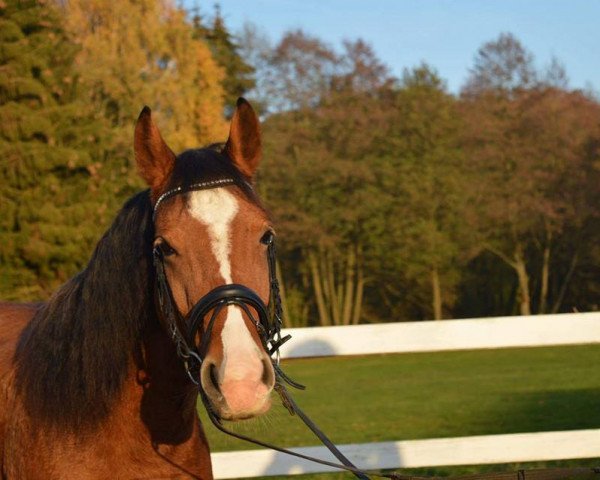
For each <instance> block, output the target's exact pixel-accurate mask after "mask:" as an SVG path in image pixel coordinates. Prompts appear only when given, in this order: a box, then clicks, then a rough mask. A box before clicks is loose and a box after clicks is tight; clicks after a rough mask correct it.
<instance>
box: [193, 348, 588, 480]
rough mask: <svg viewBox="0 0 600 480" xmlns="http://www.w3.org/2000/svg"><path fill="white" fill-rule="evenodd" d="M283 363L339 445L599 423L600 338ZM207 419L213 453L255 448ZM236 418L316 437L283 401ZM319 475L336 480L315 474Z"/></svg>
mask: <svg viewBox="0 0 600 480" xmlns="http://www.w3.org/2000/svg"><path fill="white" fill-rule="evenodd" d="M283 367H284V370H285V371H286V372H287V373H288V374H290V376H292V378H294V379H296V380H297V381H299V382H301V383H304V384H305V385H307V387H308V388H307V390H306V391H305V392H296V391H294V392H293V394H294V396H295V398H296V401H297V402H298V403H299V405H300V406H301V407H302V408H303V409H304V410H305V412H306V413H308V415H309V416H311V418H313V420H314V421H315V422H316V423H317V424H318V425H319V426H320V427H321V428H322V429H323V430H324V431H325V432H326V433H327V434H328V435H329V436H330V437H331V438H332V440H334V441H335V442H336V443H366V442H378V441H389V440H403V439H417V438H434V437H455V436H464V435H486V434H497V433H516V432H535V431H551V430H574V429H583V428H600V345H586V346H570V347H551V348H527V349H504V350H489V351H487V350H480V351H461V352H442V353H418V354H397V355H374V356H366V357H334V358H321V359H302V360H290V361H287V362H284V364H283ZM200 410H202V408H200ZM201 413H202V414H203V413H204V412H201ZM203 418H204V425H206V430H207V434H208V436H209V439H210V443H211V448H212V450H213V451H223V450H239V449H249V448H254V447H253V446H252V445H249V444H247V443H244V442H241V441H237V440H235V439H232V438H229V437H226V436H225V435H224V434H222V433H220V432H219V431H217V430H216V429H215V428H214V427H213V426H212V425H208V423H209V421H208V420H207V419H206V417H205V416H204V415H203ZM230 426H231V427H232V428H233V429H235V430H236V431H239V432H242V433H245V434H250V435H254V436H257V437H259V438H261V439H264V440H267V441H269V442H276V443H278V444H280V445H283V446H301V445H317V444H318V440H317V439H316V438H314V437H313V436H312V434H311V433H310V432H309V431H308V429H307V428H306V427H304V426H303V424H302V423H301V422H300V421H299V420H298V419H296V418H294V417H290V416H289V414H287V411H286V410H284V409H283V407H281V406H279V403H278V402H277V403H276V405H275V406H274V408H273V409H272V411H271V413H269V414H268V415H267V416H266V417H262V418H259V419H255V420H251V421H248V422H243V423H241V424H240V423H237V424H230ZM580 463H581V462H580ZM596 463H600V462H596ZM438 470H439V469H438ZM436 471H437V470H436ZM448 471H449V472H455V471H456V469H454V470H452V469H450V470H448ZM468 471H472V470H468ZM460 472H461V473H462V471H460ZM418 473H419V472H416V473H415V474H418ZM321 477H322V478H327V479H333V478H336V476H335V475H333V476H332V475H327V476H310V478H313V479H315V478H321ZM272 478H273V477H272ZM337 478H351V476H350V477H349V476H347V475H345V476H343V477H337Z"/></svg>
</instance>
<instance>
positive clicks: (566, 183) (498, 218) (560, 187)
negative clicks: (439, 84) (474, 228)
mask: <svg viewBox="0 0 600 480" xmlns="http://www.w3.org/2000/svg"><path fill="white" fill-rule="evenodd" d="M482 52H484V53H485V52H488V53H489V54H488V55H483V53H482ZM490 52H491V53H490ZM492 53H493V54H494V57H493V58H499V59H501V61H500V60H498V61H497V62H491V61H488V62H487V63H486V62H484V61H481V62H478V63H477V66H478V68H476V69H474V71H473V73H472V76H471V78H470V79H469V80H468V82H467V85H466V87H465V89H464V90H463V102H462V108H463V113H464V117H465V119H466V121H467V124H468V128H467V130H466V131H467V132H468V133H467V137H466V138H465V140H464V143H465V147H466V148H467V149H468V150H469V152H470V157H471V161H472V162H473V164H474V168H475V170H477V171H479V172H481V174H480V181H479V183H478V184H477V185H475V187H476V188H479V193H478V198H479V201H478V202H476V203H477V204H478V205H479V206H480V211H479V218H480V219H481V223H480V227H481V232H482V236H483V237H484V240H483V245H484V246H485V248H486V249H488V250H489V251H491V252H493V253H494V254H495V255H496V256H497V257H498V258H500V259H501V260H502V261H504V262H505V263H506V264H507V265H508V266H510V268H511V269H513V271H514V273H515V274H516V278H517V283H518V305H519V307H518V311H519V312H520V313H521V314H522V315H529V314H531V313H533V312H534V311H537V312H539V313H543V312H545V311H546V310H547V308H548V307H549V301H548V297H549V285H550V283H549V282H550V277H551V263H552V262H551V252H552V249H553V245H554V243H555V241H556V238H557V236H558V235H560V233H561V232H562V231H564V229H565V227H566V225H573V224H574V223H573V222H575V223H578V221H576V220H575V218H576V217H577V215H578V214H577V213H576V205H578V204H580V203H581V202H579V201H578V200H577V196H578V193H577V192H578V191H579V190H580V187H581V185H582V181H583V180H582V178H581V177H580V173H581V172H582V171H584V168H583V165H582V161H583V159H584V158H585V155H584V152H583V150H584V146H585V145H587V144H588V143H589V140H590V136H591V135H592V133H591V132H592V131H593V129H594V125H595V122H596V121H597V120H593V118H595V117H594V114H593V113H591V112H592V111H594V110H595V108H596V107H595V106H593V105H592V103H591V102H588V101H586V100H585V99H584V97H583V96H582V95H581V94H579V93H577V92H573V93H569V92H567V91H565V90H563V89H559V88H556V87H553V86H551V85H549V83H548V81H546V82H539V83H534V82H533V79H535V78H537V77H539V75H538V74H537V73H536V72H535V71H534V70H533V67H532V56H531V55H530V54H529V53H527V52H526V51H525V49H524V48H523V47H521V46H520V44H519V43H518V41H517V40H516V39H514V37H512V36H508V37H507V36H501V38H500V39H499V40H498V41H497V42H492V43H488V44H486V45H485V46H484V47H483V48H482V50H480V55H481V58H483V59H485V60H486V61H487V60H489V58H490V57H491V56H492V55H491V54H492ZM497 64H500V65H501V66H503V68H500V67H498V68H496V66H497ZM484 67H485V68H484ZM559 70H560V69H559V68H558V66H557V64H556V62H555V65H554V67H552V71H553V72H554V74H553V75H551V76H550V80H552V78H551V77H557V78H555V80H554V82H555V83H556V81H557V79H558V80H560V78H564V77H565V75H564V74H562V73H560V72H559ZM576 112H577V113H576ZM538 252H539V253H538ZM536 265H539V267H536ZM534 268H539V269H540V272H539V274H538V273H537V272H534V271H533V269H534ZM533 279H536V281H537V284H538V288H537V292H536V291H534V290H533V287H534V286H535V285H534V284H535V282H533V281H532V280H533ZM534 298H537V308H535V307H534V305H533V301H534Z"/></svg>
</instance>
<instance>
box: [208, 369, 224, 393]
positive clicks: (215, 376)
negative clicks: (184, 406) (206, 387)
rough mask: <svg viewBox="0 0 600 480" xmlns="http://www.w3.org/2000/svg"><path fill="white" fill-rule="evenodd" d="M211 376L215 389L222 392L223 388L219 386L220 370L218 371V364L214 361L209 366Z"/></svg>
mask: <svg viewBox="0 0 600 480" xmlns="http://www.w3.org/2000/svg"><path fill="white" fill-rule="evenodd" d="M209 378H210V382H211V383H212V385H213V387H214V388H215V390H217V392H219V393H220V392H221V388H220V387H219V372H218V371H217V366H216V365H215V364H214V363H211V364H210V366H209Z"/></svg>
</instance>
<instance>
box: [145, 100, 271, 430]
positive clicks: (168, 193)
mask: <svg viewBox="0 0 600 480" xmlns="http://www.w3.org/2000/svg"><path fill="white" fill-rule="evenodd" d="M134 147H135V159H136V162H137V165H138V168H139V171H140V174H141V176H142V178H143V179H144V180H145V181H146V183H147V184H148V186H149V187H150V197H151V200H152V205H153V208H154V245H153V248H154V256H155V265H156V270H157V282H156V283H157V298H158V299H159V301H157V309H158V317H159V318H160V319H161V323H162V326H163V328H164V329H165V330H166V333H167V334H168V335H170V336H172V338H173V339H174V341H175V342H176V343H177V347H178V350H179V353H180V356H181V357H182V360H183V361H184V362H185V363H186V364H187V360H189V361H190V362H194V361H195V360H196V359H197V360H198V362H197V365H196V366H197V367H199V368H189V373H190V375H191V376H192V380H193V381H195V382H196V383H198V384H199V385H200V386H201V388H202V391H203V394H204V395H205V397H206V398H207V399H208V401H209V403H210V407H211V409H212V410H213V412H214V413H216V414H217V416H218V417H220V418H223V419H227V420H239V419H245V418H250V417H253V416H256V415H260V414H262V413H264V412H266V411H267V410H268V409H269V408H270V393H271V390H272V389H273V386H274V383H275V374H274V369H273V365H272V363H271V358H270V356H269V354H268V353H267V349H268V346H267V344H268V341H269V339H268V338H267V337H268V330H269V327H268V325H266V321H265V318H264V317H265V315H266V312H265V310H266V309H265V308H263V306H264V305H266V304H268V303H269V300H270V298H269V297H270V294H271V286H272V285H271V282H272V273H271V271H270V268H269V258H268V254H267V253H268V249H269V245H270V244H271V242H272V238H273V229H272V225H271V223H270V221H269V217H268V215H267V214H266V212H265V210H264V209H263V208H262V207H261V205H260V202H259V200H258V198H257V197H256V195H255V193H254V191H253V188H252V182H253V178H254V176H255V173H256V170H257V167H258V164H259V161H260V157H261V140H260V131H259V122H258V119H257V117H256V115H255V113H254V111H253V110H252V107H251V106H250V104H249V103H247V102H246V101H245V100H243V99H240V100H239V101H238V105H237V109H236V111H235V113H234V116H233V118H232V121H231V127H230V133H229V138H228V140H227V142H226V143H225V145H224V146H221V147H216V146H213V147H208V148H203V149H198V150H188V151H185V152H183V153H182V154H180V155H178V156H176V155H175V154H174V153H173V152H172V150H171V149H170V148H169V147H168V146H167V144H166V143H165V141H164V140H163V138H162V136H161V134H160V132H159V130H158V128H157V127H156V125H155V123H154V122H153V120H152V115H151V112H150V109H148V108H147V107H146V108H145V109H144V110H143V111H142V113H141V114H140V117H139V119H138V122H137V125H136V129H135V138H134ZM161 279H162V280H161ZM228 286H229V287H228ZM232 286H233V289H232V288H230V287H232ZM236 289H237V290H236ZM232 291H234V292H235V291H237V292H238V294H239V291H241V292H242V293H241V294H239V295H238V296H237V297H240V295H241V298H242V300H239V298H238V300H237V301H232V298H233V297H235V296H236V295H235V293H232ZM219 292H221V293H219ZM222 292H225V293H222ZM211 299H212V300H215V301H211ZM207 302H208V303H209V304H208V305H207Z"/></svg>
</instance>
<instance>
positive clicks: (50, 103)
mask: <svg viewBox="0 0 600 480" xmlns="http://www.w3.org/2000/svg"><path fill="white" fill-rule="evenodd" d="M0 15H1V17H0V19H1V20H2V22H1V24H0V34H1V37H0V55H1V56H2V57H1V59H0V69H1V70H2V75H1V80H0V97H1V98H0V116H1V118H2V122H1V127H0V150H1V152H0V153H1V157H2V164H1V167H0V168H1V175H2V178H3V184H4V185H5V186H6V187H5V188H3V189H2V193H1V197H0V198H1V199H2V200H1V201H2V209H3V213H4V215H3V218H2V221H1V223H0V226H1V230H0V236H1V237H2V238H1V240H2V241H1V242H0V244H1V246H0V263H1V265H2V269H3V275H2V280H1V282H0V293H1V295H2V297H3V298H6V299H9V298H14V299H39V298H43V297H46V296H47V295H49V294H50V292H52V291H53V290H54V289H55V288H56V287H57V285H58V284H60V283H62V282H64V281H65V280H66V279H67V278H68V277H70V276H72V275H73V274H74V273H76V272H77V271H78V270H80V269H81V268H83V266H84V265H85V263H86V261H87V259H88V258H89V254H90V252H91V250H92V247H93V245H94V243H95V242H96V241H97V240H98V238H99V237H100V235H101V233H102V230H103V229H104V228H105V227H106V226H107V225H108V223H109V221H110V219H111V218H112V216H113V215H114V212H116V211H117V209H118V207H119V206H120V204H121V203H122V202H123V201H124V199H125V198H127V197H128V196H130V195H131V194H132V193H133V192H134V191H136V190H139V189H140V188H141V187H142V184H141V182H140V181H139V179H138V177H137V175H136V174H135V172H134V169H135V167H134V163H133V161H132V160H133V159H132V152H131V143H132V142H131V139H132V127H133V124H134V121H135V118H136V117H137V115H138V113H139V111H140V110H141V108H142V107H143V106H144V105H145V104H150V105H151V106H152V107H153V109H154V110H157V111H158V112H159V114H158V115H157V118H159V119H160V121H161V122H164V128H163V129H162V130H163V132H164V133H165V136H166V138H167V139H168V141H169V143H170V144H171V145H172V146H173V147H174V148H175V149H182V148H184V147H192V146H197V145H202V144H206V143H211V142H215V141H221V140H223V139H224V137H225V136H226V130H227V126H226V122H225V120H224V118H223V116H222V112H223V95H224V92H223V87H222V80H223V75H224V74H223V71H222V69H221V68H220V67H219V66H218V65H217V63H216V62H215V60H214V59H213V57H212V54H211V51H210V49H209V47H208V46H207V44H206V43H205V42H204V41H203V40H199V39H194V38H193V27H192V25H191V24H189V23H188V22H187V20H186V17H185V12H183V11H182V10H179V9H177V8H175V7H173V6H172V5H171V3H170V2H166V1H165V2H154V1H142V2H138V1H133V0H131V1H130V0H119V1H118V2H114V1H103V0H97V1H94V2H87V1H77V0H73V1H71V2H65V3H62V4H55V3H54V2H52V1H49V0H48V1H42V0H39V1H34V0H27V1H20V2H17V1H12V0H11V1H8V2H2V3H0Z"/></svg>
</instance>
